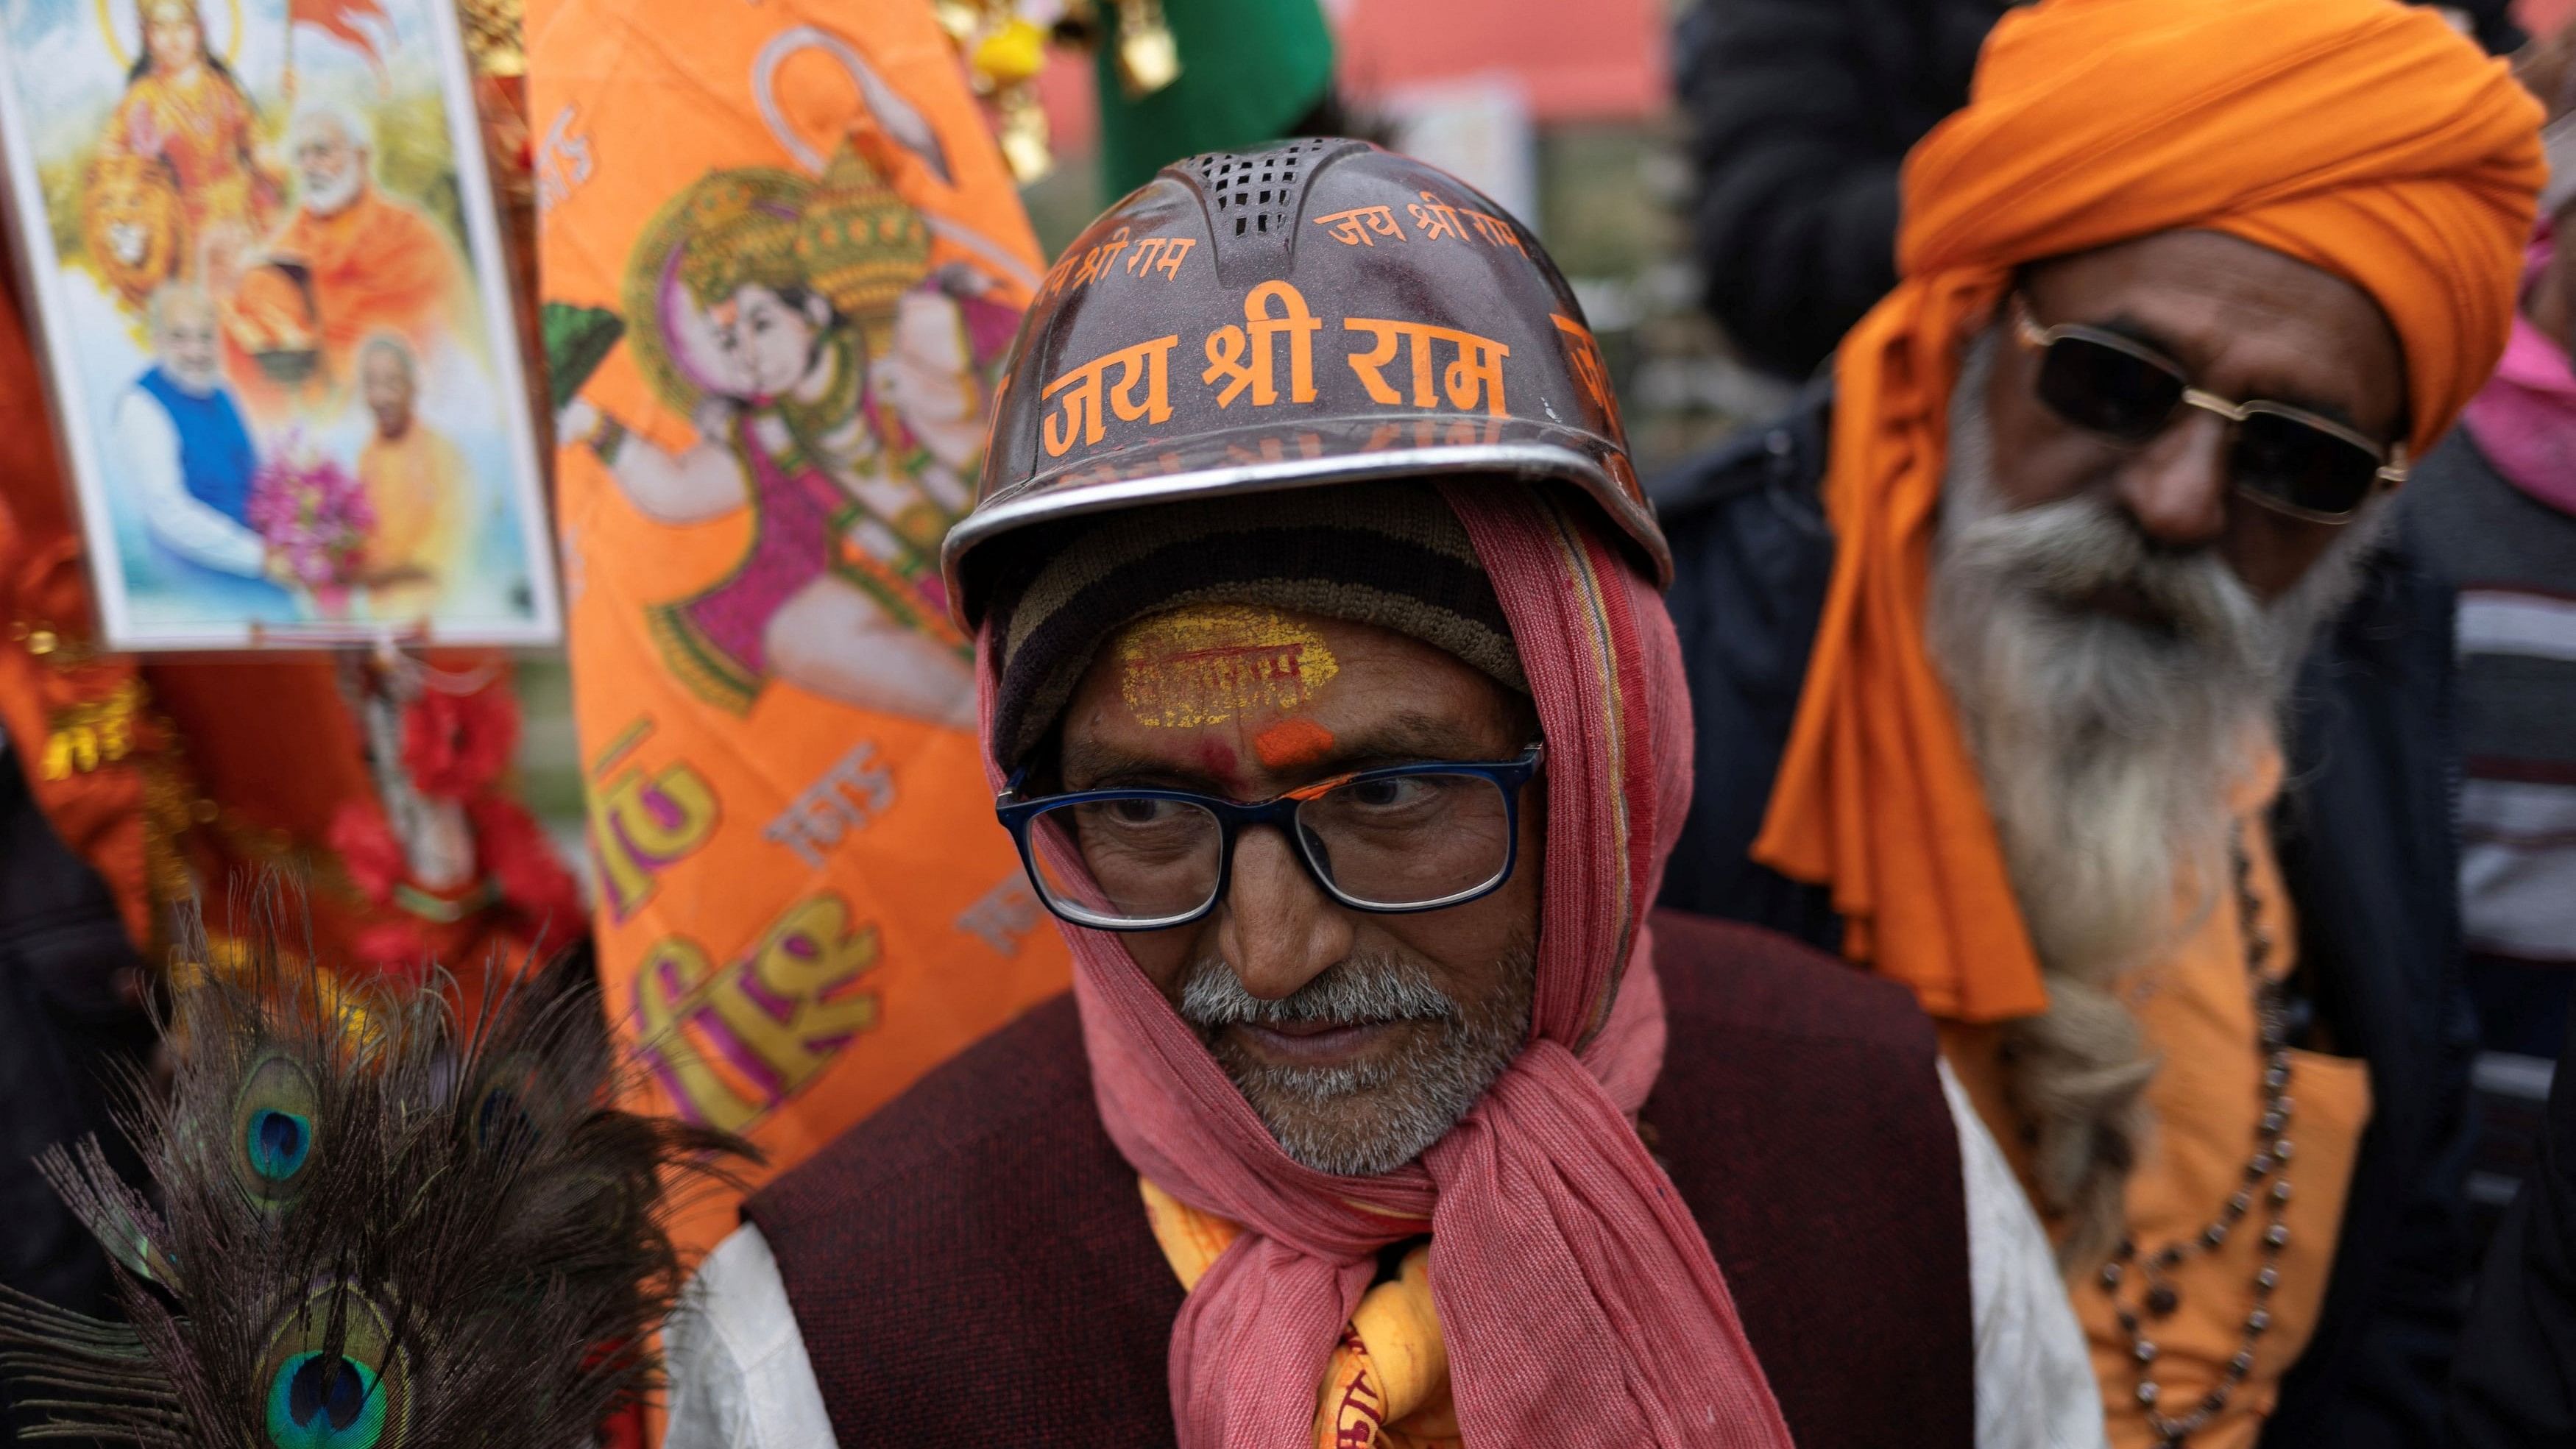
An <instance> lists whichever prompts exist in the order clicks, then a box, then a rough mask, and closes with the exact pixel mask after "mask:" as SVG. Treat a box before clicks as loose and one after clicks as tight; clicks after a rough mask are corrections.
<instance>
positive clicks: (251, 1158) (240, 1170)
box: [232, 1056, 320, 1207]
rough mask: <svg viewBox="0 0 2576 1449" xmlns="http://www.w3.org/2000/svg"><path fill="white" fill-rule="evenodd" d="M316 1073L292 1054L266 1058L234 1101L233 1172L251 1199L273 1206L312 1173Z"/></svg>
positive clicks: (296, 1190) (316, 1113) (316, 1121)
mask: <svg viewBox="0 0 2576 1449" xmlns="http://www.w3.org/2000/svg"><path fill="white" fill-rule="evenodd" d="M318 1097H319V1093H317V1092H316V1091H315V1090H314V1086H313V1075H312V1073H311V1072H310V1071H308V1070H307V1069H306V1068H305V1066H304V1064H303V1063H301V1062H298V1061H296V1060H295V1059H293V1058H291V1057H285V1056H272V1057H269V1058H268V1059H266V1060H265V1061H262V1062H261V1063H260V1064H259V1065H258V1066H257V1067H254V1068H252V1069H251V1073H250V1075H249V1077H248V1078H247V1079H245V1080H244V1081H243V1083H242V1089H241V1094H240V1095H239V1096H238V1097H236V1098H235V1099H234V1103H233V1130H232V1158H233V1175H234V1177H235V1178H237V1179H238V1180H239V1181H240V1183H241V1185H242V1188H243V1190H244V1191H245V1192H247V1193H249V1194H250V1196H251V1199H252V1201H254V1202H257V1203H260V1204H262V1205H263V1206H269V1207H274V1206H277V1205H280V1204H282V1203H285V1202H287V1201H289V1200H291V1199H292V1198H294V1197H295V1196H296V1195H297V1194H298V1193H299V1192H300V1191H302V1188H303V1184H304V1182H305V1180H306V1179H307V1178H308V1177H309V1176H310V1171H311V1168H312V1166H313V1162H314V1158H315V1155H316V1147H315V1135H316V1129H317V1128H318V1127H319V1125H320V1110H319V1103H318V1100H317V1099H318Z"/></svg>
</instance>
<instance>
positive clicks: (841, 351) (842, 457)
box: [562, 131, 1019, 726]
mask: <svg viewBox="0 0 2576 1449" xmlns="http://www.w3.org/2000/svg"><path fill="white" fill-rule="evenodd" d="M892 144H893V143H892V142H889V141H886V140H885V139H883V137H882V135H881V134H880V133H876V132H871V131H862V132H859V133H857V134H856V135H854V136H853V137H852V138H851V139H850V140H848V141H845V142H844V143H843V144H842V145H841V147H840V148H839V149H838V150H837V151H836V152H835V153H834V154H833V155H832V157H831V159H830V161H829V163H828V164H827V165H826V166H825V167H824V169H823V172H822V175H821V176H820V177H818V178H813V179H808V178H807V177H804V176H800V175H798V174H796V173H794V172H791V171H785V170H778V169H771V168H762V167H746V168H740V169H731V170H722V171H716V172H713V173H710V174H708V175H707V176H705V177H703V178H701V179H700V180H699V181H698V182H696V183H695V184H694V185H692V186H690V187H689V188H687V189H686V190H684V191H683V192H681V193H680V194H679V195H678V196H676V197H674V198H672V199H671V200H670V202H669V203H668V204H667V205H665V206H664V208H663V210H662V212H661V214H660V215H659V216H657V217H656V218H655V219H654V222H653V224H652V225H650V226H648V227H647V228H645V230H644V233H643V235H642V237H641V239H640V240H639V241H638V243H637V245H636V248H635V250H634V253H633V254H632V256H631V258H630V259H629V262H628V266H627V273H626V281H625V289H624V290H625V295H624V297H623V303H624V312H625V314H626V315H625V322H626V324H627V332H626V338H627V341H628V342H629V343H630V344H631V345H633V346H634V348H635V349H636V354H637V361H638V362H639V363H640V364H641V366H642V367H643V370H644V372H645V374H646V376H647V377H648V378H649V379H650V380H651V381H652V383H653V385H654V387H655V389H656V391H657V392H658V393H659V394H660V396H661V398H662V400H663V401H664V402H665V403H667V404H668V405H670V407H671V408H672V410H673V411H674V412H677V413H680V414H682V415H684V416H687V417H689V418H690V419H691V420H692V421H693V423H694V424H695V428H696V434H697V437H696V441H695V442H694V443H693V444H691V445H690V446H688V447H685V448H680V449H671V448H667V447H664V446H661V445H659V444H657V443H655V442H653V441H651V440H648V439H647V438H645V437H643V436H641V435H639V434H638V433H637V432H634V431H631V430H630V429H629V428H628V427H627V426H626V425H625V424H624V423H623V422H622V421H621V420H619V419H616V418H614V417H609V416H605V415H603V414H601V413H600V412H599V411H598V410H597V409H596V408H594V407H593V406H592V405H590V404H589V403H587V402H584V401H580V400H576V401H574V402H573V403H572V404H571V405H570V406H569V407H568V408H566V409H565V411H564V414H563V419H562V424H563V433H562V436H563V437H564V438H565V439H566V440H568V441H576V440H585V439H586V440H587V441H588V442H589V443H590V445H591V446H592V448H593V449H594V450H595V451H596V452H597V453H598V455H599V456H600V458H601V459H602V461H603V462H605V463H606V464H607V466H608V470H609V472H610V474H611V475H612V476H613V477H614V478H615V479H616V481H617V484H618V486H619V488H620V489H621V490H622V491H623V492H624V493H625V495H626V496H627V498H628V500H629V501H630V502H632V503H633V504H634V506H635V507H636V508H637V509H638V510H639V511H641V512H642V513H644V514H645V515H646V516H648V517H650V518H653V519H655V520H656V521H658V522H662V523H666V524H672V525H684V524H694V523H702V522H706V521H709V520H712V519H716V518H720V517H723V516H725V515H728V514H731V513H734V512H736V511H738V510H741V509H746V508H748V509H749V510H751V515H752V530H751V540H750V544H749V547H748V548H747V549H746V550H745V552H744V553H743V556H742V558H741V561H740V562H739V563H738V564H737V565H736V566H735V567H734V569H733V570H732V571H731V572H730V573H729V574H728V575H726V576H725V577H724V578H723V579H722V580H720V581H719V582H717V583H716V584H714V585H712V586H711V587H709V588H707V589H705V590H703V591H701V592H698V593H696V594H693V595H691V596H689V597H686V598H681V599H675V600H671V601H669V602H666V603H662V604H659V605H656V606H654V607H653V609H652V610H651V613H650V616H649V623H650V626H651V628H652V631H653V634H654V638H655V641H656V643H657V644H658V645H659V647H660V650H661V653H662V655H663V658H664V661H665V662H666V664H667V665H668V666H669V667H670V669H671V670H672V672H673V673H674V674H675V675H676V676H678V677H679V678H680V679H681V680H682V681H683V682H684V683H686V684H687V685H688V686H689V688H690V689H691V690H692V691H693V692H694V693H696V694H697V695H699V696H700V697H701V698H703V699H706V700H707V701H709V702H710V703H714V704H717V705H720V706H722V707H724V708H726V709H728V710H731V711H734V712H736V713H741V712H745V711H748V710H749V709H750V707H751V704H752V702H753V701H754V700H755V699H757V698H758V697H759V695H760V692H761V690H762V689H763V688H764V687H765V685H766V684H767V683H768V681H770V680H772V679H780V680H785V681H787V682H789V683H791V684H794V685H796V686H798V687H800V688H803V689H807V690H811V691H813V692H814V693H817V694H820V695H823V696H826V697H828V698H832V699H837V700H841V701H844V702H846V703H850V704H854V705H858V706H860V707H862V708H867V709H875V710H882V711H885V712H888V713H892V714H899V715H906V716H910V717H913V718H921V719H932V720H937V721H939V722H942V723H947V724H957V725H967V726H971V725H972V723H973V710H974V690H973V684H972V678H973V677H972V673H971V669H970V664H971V659H972V649H971V648H970V646H969V644H968V641H967V640H966V639H965V638H964V636H962V635H961V634H959V633H958V632H957V630H956V629H955V627H954V626H953V625H951V624H950V623H949V622H948V618H947V600H946V597H945V595H944V593H943V592H942V589H941V585H940V581H939V569H938V558H939V541H940V538H941V537H942V536H943V535H944V534H946V533H947V531H948V527H949V525H950V524H952V523H954V522H955V521H956V520H957V518H958V517H959V516H961V515H962V514H963V513H964V512H965V511H966V508H967V505H968V502H969V501H970V497H971V494H972V491H973V487H974V478H975V472H976V469H977V467H978V465H979V463H980V461H981V454H982V450H983V442H984V438H983V431H984V430H983V419H984V411H985V405H986V401H987V398H986V393H985V383H984V379H985V378H986V377H987V376H989V374H990V370H991V368H992V366H993V364H994V362H995V360H996V359H997V358H998V357H999V356H1000V354H1001V352H1002V351H1003V349H1004V348H1005V347H1007V346H1008V344H1009V341H1010V335H1011V330H1012V328H1014V327H1015V326H1016V325H1017V324H1018V320H1019V317H1018V312H1017V310H1016V309H1014V308H1012V307H1010V306H1007V305H1004V304H1002V303H1000V302H998V301H991V300H987V299H986V297H985V296H984V293H985V292H986V291H987V290H988V287H989V284H988V283H987V282H986V280H985V279H984V277H983V276H982V274H981V273H979V272H976V271H975V270H973V269H972V268H968V267H962V266H959V267H948V268H938V269H934V268H933V267H932V265H931V240H930V233H929V230H928V228H927V227H926V226H925V225H924V223H923V221H922V218H921V217H920V215H919V214H918V213H916V212H915V211H914V210H913V209H912V208H911V207H910V206H909V205H907V204H906V203H905V202H904V201H903V199H902V198H901V197H900V196H898V195H897V194H896V193H895V191H894V189H893V188H892V187H891V186H889V185H888V184H887V182H886V180H885V172H884V169H883V167H881V165H880V164H879V163H878V162H877V161H875V160H872V159H871V156H870V152H871V151H872V150H877V149H880V148H883V147H886V146H890V145H892Z"/></svg>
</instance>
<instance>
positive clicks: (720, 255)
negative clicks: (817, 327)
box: [680, 176, 805, 307]
mask: <svg viewBox="0 0 2576 1449" xmlns="http://www.w3.org/2000/svg"><path fill="white" fill-rule="evenodd" d="M781 200H782V198H777V197H772V196H767V195H764V194H763V193H762V192H761V190H759V189H757V188H754V187H753V186H751V185H749V184H748V183H746V182H745V181H743V180H741V179H739V178H736V177H730V176H728V177H722V178H711V179H710V180H709V181H708V182H707V184H706V185H704V186H703V187H701V188H700V190H699V192H698V194H697V195H696V196H694V197H692V198H690V201H689V219H688V240H687V241H686V242H684V243H683V244H682V247H681V252H680V281H681V282H682V283H683V284H684V285H686V286H687V287H688V289H689V294H690V295H691V296H693V297H695V298H697V299H698V305H699V306H701V307H715V306H719V305H721V304H723V303H725V302H728V301H730V300H732V298H733V294H734V293H736V292H739V291H741V290H742V289H743V288H745V287H754V286H757V287H766V288H768V289H769V290H770V291H773V292H784V291H786V290H787V289H788V288H790V287H795V286H801V285H803V284H804V281H805V272H804V269H803V268H801V267H799V266H798V265H797V262H796V246H797V231H798V226H797V214H796V212H795V211H794V210H792V209H790V208H789V207H787V206H783V205H781V204H780V202H781Z"/></svg>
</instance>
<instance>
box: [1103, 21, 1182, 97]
mask: <svg viewBox="0 0 2576 1449" xmlns="http://www.w3.org/2000/svg"><path fill="white" fill-rule="evenodd" d="M1180 78H1181V47H1180V45H1179V43H1178V42H1176V41H1174V40H1173V39H1172V27H1171V26H1170V25H1169V24H1167V23H1166V22H1165V21H1164V19H1163V0H1118V83H1119V86H1120V88H1121V89H1123V90H1125V91H1126V92H1127V98H1128V99H1129V100H1131V101H1132V100H1141V99H1143V98H1144V97H1146V96H1150V95H1152V94H1153V93H1154V92H1156V91H1159V90H1161V89H1162V88H1163V87H1165V86H1168V85H1170V84H1171V83H1172V82H1174V81H1176V80H1179V79H1180Z"/></svg>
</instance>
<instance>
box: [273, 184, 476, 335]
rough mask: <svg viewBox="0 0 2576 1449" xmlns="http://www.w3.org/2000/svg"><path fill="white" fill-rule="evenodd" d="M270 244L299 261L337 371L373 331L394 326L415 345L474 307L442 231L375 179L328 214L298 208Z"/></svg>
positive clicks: (279, 255) (281, 257)
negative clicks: (381, 188) (384, 190)
mask: <svg viewBox="0 0 2576 1449" xmlns="http://www.w3.org/2000/svg"><path fill="white" fill-rule="evenodd" d="M268 250H269V259H270V260H271V261H275V262H283V263H290V264H293V265H295V266H298V267H301V268H303V269H304V271H305V273H306V275H307V278H308V281H309V285H310V287H311V289H312V297H313V311H314V314H315V317H316V320H317V323H318V325H319V327H320V330H321V342H322V357H323V363H324V366H325V367H326V368H327V370H328V372H329V374H330V375H331V376H333V377H335V378H346V377H349V376H350V375H351V371H350V367H351V364H352V363H353V362H354V360H355V358H356V354H357V350H358V346H359V344H360V343H362V342H364V341H366V340H367V338H368V337H369V336H370V335H371V334H374V333H377V332H391V333H394V334H396V335H398V336H400V337H402V338H403V339H404V340H405V341H407V342H409V343H411V344H412V347H413V350H414V351H415V352H418V351H422V350H425V349H426V348H427V347H428V345H429V344H431V343H433V342H435V341H437V340H439V339H440V338H441V337H443V336H445V335H447V334H449V333H451V332H453V331H454V330H456V326H457V324H458V323H459V322H460V321H463V320H464V319H467V318H470V317H471V316H472V315H473V314H472V312H471V310H470V307H469V306H468V299H467V294H466V287H465V268H464V266H463V264H462V263H461V262H460V261H459V260H458V258H457V255H456V248H455V247H454V245H453V244H451V243H450V242H449V241H448V239H447V236H446V235H445V233H443V232H442V231H440V229H439V227H438V225H437V223H435V222H432V221H431V220H430V219H429V218H428V217H425V216H423V215H421V214H420V213H419V212H418V211H415V210H413V209H412V208H411V207H409V206H406V205H404V204H403V203H401V202H399V201H393V200H390V199H388V198H387V197H386V196H385V195H384V193H382V192H380V191H378V190H377V189H376V188H375V187H373V186H369V187H367V188H366V189H365V190H364V191H361V192H360V193H359V194H358V199H357V200H355V201H352V202H350V203H349V204H348V205H347V206H345V207H343V208H341V209H340V210H339V211H336V212H333V213H332V214H331V215H329V216H315V215H314V214H313V213H312V212H310V211H305V210H298V211H297V212H296V213H295V217H294V219H293V220H291V221H289V222H288V223H287V224H286V227H285V229H284V230H282V231H280V232H279V233H278V234H277V239H276V240H275V241H274V242H273V243H271V244H270V246H269V249H268ZM468 326H469V327H470V323H469V324H468Z"/></svg>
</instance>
